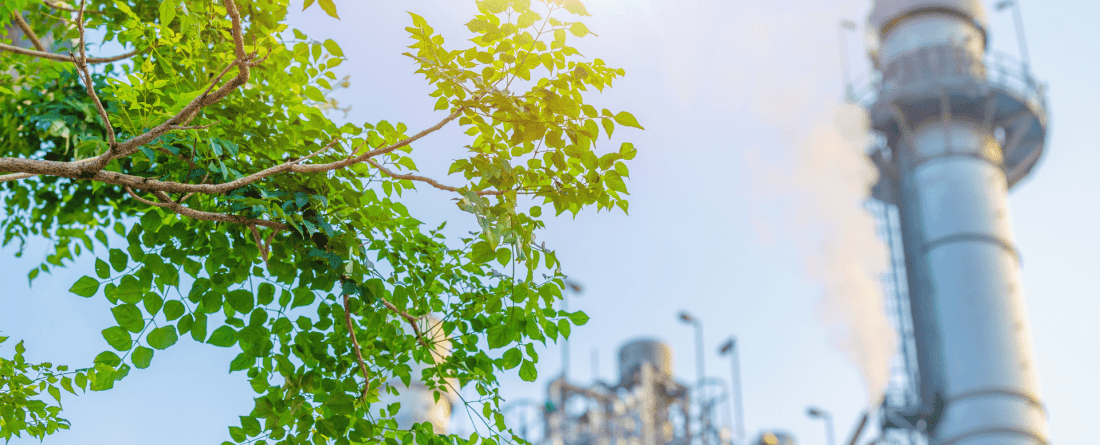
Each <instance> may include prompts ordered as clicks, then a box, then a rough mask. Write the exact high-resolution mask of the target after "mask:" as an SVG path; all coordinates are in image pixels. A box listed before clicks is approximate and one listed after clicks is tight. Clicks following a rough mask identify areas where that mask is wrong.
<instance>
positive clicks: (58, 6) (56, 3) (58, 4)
mask: <svg viewBox="0 0 1100 445" xmlns="http://www.w3.org/2000/svg"><path fill="white" fill-rule="evenodd" d="M42 3H43V4H45V5H46V6H49V7H51V8H53V9H60V10H62V11H68V12H76V9H75V8H73V7H72V6H69V5H66V4H64V3H61V2H59V1H51V0H42ZM85 13H87V14H100V12H99V11H85Z"/></svg>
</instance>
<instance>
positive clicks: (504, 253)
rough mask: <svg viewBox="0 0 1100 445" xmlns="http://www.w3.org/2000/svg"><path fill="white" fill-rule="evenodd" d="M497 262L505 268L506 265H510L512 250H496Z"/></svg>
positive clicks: (504, 248) (503, 248)
mask: <svg viewBox="0 0 1100 445" xmlns="http://www.w3.org/2000/svg"><path fill="white" fill-rule="evenodd" d="M497 262H499V263H500V265H501V266H507V265H508V263H511V262H512V249H509V248H507V247H501V248H499V249H497Z"/></svg>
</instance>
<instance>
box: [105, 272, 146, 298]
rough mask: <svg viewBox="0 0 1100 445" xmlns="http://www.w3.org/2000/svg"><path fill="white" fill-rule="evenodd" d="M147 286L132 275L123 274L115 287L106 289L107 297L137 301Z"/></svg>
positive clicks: (142, 295) (143, 294)
mask: <svg viewBox="0 0 1100 445" xmlns="http://www.w3.org/2000/svg"><path fill="white" fill-rule="evenodd" d="M146 290H147V288H146V287H145V286H142V285H141V282H140V281H138V279H137V278H134V276H133V275H124V276H123V277H122V280H121V281H120V282H119V285H118V287H117V288H114V289H106V290H104V293H106V294H108V295H107V297H109V298H114V299H118V300H122V302H124V303H131V304H133V303H137V302H139V301H141V299H142V297H144V296H145V291H146Z"/></svg>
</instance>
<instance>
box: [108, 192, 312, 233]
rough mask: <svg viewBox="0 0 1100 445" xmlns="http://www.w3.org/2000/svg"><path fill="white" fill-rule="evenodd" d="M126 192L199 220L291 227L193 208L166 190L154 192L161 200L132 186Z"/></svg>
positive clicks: (280, 227)
mask: <svg viewBox="0 0 1100 445" xmlns="http://www.w3.org/2000/svg"><path fill="white" fill-rule="evenodd" d="M126 193H129V194H130V196H132V197H133V198H134V199H136V200H138V201H141V202H142V203H144V204H148V205H151V206H155V207H160V208H164V209H168V210H171V211H173V212H176V213H178V214H180V215H183V216H189V217H192V218H195V219H198V220H202V221H218V222H228V223H236V224H244V225H257V226H264V227H270V228H272V229H278V230H283V229H289V228H290V226H288V225H286V224H283V223H279V222H275V221H268V220H266V219H254V218H245V217H242V216H237V215H226V214H224V213H211V212H203V211H201V210H195V209H192V208H189V207H185V206H184V205H182V204H180V203H177V202H175V201H172V198H170V197H168V195H166V194H164V192H154V194H155V195H156V197H157V200H158V201H160V202H153V201H150V200H148V199H145V198H142V197H140V196H138V195H137V193H134V190H133V189H131V188H130V187H126Z"/></svg>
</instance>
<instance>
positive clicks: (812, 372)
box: [0, 0, 1100, 445]
mask: <svg viewBox="0 0 1100 445" xmlns="http://www.w3.org/2000/svg"><path fill="white" fill-rule="evenodd" d="M585 3H586V5H587V6H588V9H589V11H590V12H592V14H593V17H591V18H588V19H587V20H586V23H587V24H588V25H589V28H590V29H591V30H592V31H593V32H595V33H597V34H599V37H596V38H586V39H584V40H583V41H582V42H581V43H579V45H580V48H581V50H582V52H583V53H585V54H586V55H590V56H593V57H600V58H602V59H604V60H605V61H606V62H607V63H608V64H610V65H612V66H618V67H622V68H625V69H626V71H627V76H626V78H625V79H622V80H620V81H618V82H617V83H616V85H615V88H613V89H612V90H610V91H609V92H608V93H606V94H604V95H602V96H598V97H597V96H593V97H592V99H591V101H592V102H593V103H594V104H596V105H597V106H598V107H603V106H606V107H608V108H612V109H624V110H629V111H631V112H633V113H634V115H635V116H637V118H638V119H639V121H641V122H642V124H643V125H645V127H646V128H647V130H646V131H644V132H641V131H626V130H627V129H619V130H618V131H617V132H616V144H617V142H618V141H625V140H629V141H631V142H634V143H635V146H636V147H638V149H639V155H638V157H637V158H636V159H635V161H634V163H633V164H632V165H631V166H630V169H631V181H630V183H629V184H630V188H631V192H632V197H633V198H632V199H631V206H630V209H631V215H630V216H629V217H627V216H623V215H622V214H621V212H615V213H610V214H608V213H600V214H596V213H595V212H586V213H583V214H581V215H580V216H578V217H577V218H576V219H571V218H558V219H554V220H551V221H550V222H549V224H548V229H547V230H545V231H544V232H543V233H540V234H539V235H538V236H539V239H540V240H545V241H546V243H547V245H548V246H549V247H551V248H554V249H557V250H558V251H559V257H560V258H562V260H563V262H564V264H565V265H566V267H565V271H566V273H569V274H570V275H571V277H574V278H576V279H577V280H579V281H580V282H582V283H583V284H584V285H585V287H586V292H585V294H584V296H583V297H580V298H574V299H572V300H571V303H570V304H571V307H572V308H574V309H580V310H584V311H585V312H587V313H588V314H589V315H590V316H591V317H592V321H591V322H590V323H589V324H588V325H587V326H585V327H583V328H580V329H577V330H576V331H574V340H573V342H572V343H571V345H572V346H571V348H572V351H573V359H572V361H573V367H572V375H573V376H575V377H576V378H577V379H579V380H581V381H589V380H590V379H591V377H592V375H591V369H592V366H591V364H590V357H591V355H592V350H593V349H595V350H597V351H598V354H599V371H600V376H601V377H602V378H603V379H605V380H614V378H615V376H616V375H617V372H616V356H617V349H618V346H619V345H621V344H622V343H623V342H625V341H627V340H629V339H631V338H634V337H637V336H651V337H658V338H661V339H664V340H666V341H668V342H670V343H671V344H672V346H673V347H674V348H675V353H674V357H675V371H676V373H677V375H678V376H680V377H681V379H682V380H684V381H687V380H689V379H690V378H692V377H693V376H694V375H695V368H694V365H695V361H694V349H693V343H692V342H693V338H692V330H691V328H690V327H688V326H685V325H683V324H681V323H679V322H678V321H677V320H676V318H675V314H676V312H677V311H679V310H681V309H687V310H689V311H691V312H693V313H694V314H695V315H697V316H698V317H699V318H701V319H702V320H703V323H704V325H705V336H706V342H707V353H708V355H707V357H706V360H707V372H708V374H709V375H713V376H719V377H723V378H726V377H727V376H728V375H729V367H728V365H729V362H728V361H727V360H725V359H724V358H722V357H719V356H718V355H717V354H716V353H714V351H715V349H716V347H717V346H718V345H719V344H720V343H721V342H722V341H724V339H726V338H727V337H728V336H729V335H731V334H736V335H737V336H738V338H739V341H740V344H741V347H742V358H741V361H742V375H743V385H744V389H745V409H746V415H745V419H746V422H747V424H748V432H749V434H750V435H755V432H757V431H759V430H760V429H763V428H782V429H787V430H790V431H792V432H794V433H795V435H796V436H797V437H798V439H799V443H800V444H804V445H824V443H825V442H824V437H823V432H822V426H821V424H820V422H818V421H813V420H810V419H807V418H806V416H805V415H804V410H805V407H806V406H807V405H811V404H813V405H818V406H821V407H822V408H825V409H827V410H830V411H832V412H833V414H834V415H835V417H836V421H837V431H838V436H844V435H846V434H847V432H848V430H849V428H850V427H851V425H852V423H853V422H854V420H855V417H856V416H857V414H858V413H859V411H860V410H861V409H863V408H864V407H865V405H866V398H867V397H866V395H865V393H864V387H863V384H862V383H861V380H860V377H859V372H858V371H857V368H856V367H855V366H854V365H853V364H852V363H851V362H850V361H848V360H847V359H846V358H845V355H844V354H843V353H841V352H840V351H838V350H837V349H836V348H834V347H832V346H830V344H829V343H828V342H827V341H826V338H825V330H824V328H823V327H822V325H821V323H820V322H819V321H818V319H819V317H817V316H815V314H816V313H817V312H816V311H817V308H818V305H819V301H820V299H821V297H822V287H821V285H820V284H819V283H818V282H816V281H815V280H814V279H812V278H811V275H810V274H809V273H808V271H807V267H806V264H807V262H808V261H812V260H811V259H812V258H813V257H814V256H816V255H819V254H820V251H819V250H815V249H813V248H807V246H811V247H812V246H813V245H814V244H813V240H814V239H815V238H814V236H819V235H821V234H828V233H829V232H828V231H824V230H821V229H819V227H825V226H827V224H829V223H830V221H828V220H827V218H826V220H819V217H820V215H814V214H809V215H806V214H803V213H800V212H799V211H798V206H797V202H798V201H799V199H801V198H800V195H799V194H800V193H804V192H807V190H804V189H800V188H799V187H798V186H791V185H790V184H787V182H799V181H801V179H800V178H797V177H795V176H793V174H794V172H797V171H798V170H797V169H794V168H785V167H784V165H785V164H784V163H785V162H789V163H791V165H794V164H797V159H792V156H793V155H792V153H793V150H794V149H793V148H792V147H795V146H797V145H798V144H799V142H798V141H800V140H803V139H804V138H805V137H806V135H807V134H809V133H810V131H811V129H812V128H814V127H816V126H820V125H830V124H831V123H832V121H833V115H832V108H833V107H834V106H835V105H836V103H837V102H838V101H839V98H840V95H841V91H840V84H841V81H840V74H839V73H840V68H839V62H838V59H839V54H838V53H839V50H838V42H837V38H838V37H837V29H836V23H837V20H838V19H840V18H851V19H855V20H856V21H858V22H860V23H862V22H863V18H864V17H865V15H866V11H867V9H868V8H869V6H870V5H869V2H867V1H859V0H789V1H783V2H771V1H767V2H765V1H755V2H726V1H722V2H719V1H703V0H683V1H676V2H662V1H656V0H588V1H586V2H585ZM1023 3H1024V4H1023V7H1024V11H1023V12H1024V20H1025V26H1026V30H1027V35H1028V37H1029V39H1030V40H1029V42H1028V43H1029V45H1030V49H1031V58H1032V60H1033V65H1034V71H1035V72H1036V73H1037V74H1038V76H1039V77H1040V78H1041V79H1042V80H1045V81H1047V82H1049V85H1050V88H1049V92H1050V96H1049V102H1050V107H1051V108H1050V116H1051V128H1052V131H1051V133H1050V137H1049V139H1048V145H1047V150H1048V151H1047V154H1046V156H1045V158H1044V159H1043V160H1042V161H1041V164H1040V165H1039V167H1038V168H1037V169H1036V171H1035V173H1034V174H1033V175H1032V176H1031V177H1030V178H1029V179H1027V180H1025V181H1023V182H1022V183H1021V184H1020V185H1019V186H1018V187H1017V188H1016V189H1015V190H1014V192H1013V194H1012V197H1011V202H1010V205H1011V212H1012V220H1013V224H1014V229H1015V235H1016V241H1017V244H1018V247H1019V249H1020V250H1021V252H1022V253H1023V260H1024V268H1023V277H1024V283H1025V295H1026V297H1027V301H1028V309H1029V312H1030V316H1031V321H1032V331H1033V335H1034V338H1035V344H1036V350H1037V354H1038V361H1039V372H1040V378H1041V382H1042V387H1043V397H1044V401H1045V402H1046V404H1047V406H1048V409H1049V412H1050V429H1051V438H1052V441H1053V442H1054V443H1066V444H1068V443H1088V442H1089V441H1090V440H1092V439H1091V438H1092V437H1094V435H1095V427H1094V425H1093V423H1094V422H1095V421H1094V419H1093V417H1094V413H1095V412H1096V411H1097V409H1096V405H1095V403H1096V400H1097V399H1098V398H1100V381H1098V380H1097V378H1096V377H1095V376H1096V375H1098V371H1100V370H1098V369H1097V368H1098V365H1100V352H1098V349H1097V347H1096V344H1097V341H1098V340H1100V323H1097V314H1098V313H1100V299H1098V298H1096V297H1097V291H1096V285H1095V284H1094V282H1095V279H1094V277H1095V276H1096V275H1097V270H1098V269H1100V258H1098V257H1097V255H1095V254H1094V252H1097V251H1100V232H1098V231H1097V230H1096V229H1095V228H1094V226H1095V225H1096V223H1097V221H1100V206H1098V204H1097V199H1096V198H1094V197H1093V196H1092V194H1093V193H1094V192H1095V191H1097V190H1100V175H1095V174H1093V169H1094V168H1096V166H1097V165H1100V153H1098V152H1097V150H1095V142H1094V139H1095V138H1094V136H1093V131H1092V130H1093V125H1095V123H1092V122H1091V121H1090V119H1092V118H1094V117H1095V115H1096V112H1095V106H1096V105H1095V104H1097V103H1100V84H1098V83H1097V82H1096V80H1095V79H1096V78H1097V75H1098V73H1100V51H1097V49H1098V47H1100V28H1098V27H1096V26H1095V18H1096V17H1098V16H1100V5H1098V4H1096V3H1094V2H1085V1H1058V0H1047V1H1043V2H1038V1H1034V0H1031V1H1027V0H1024V1H1023ZM338 5H339V7H340V13H341V16H342V17H343V20H341V21H335V20H332V19H328V18H327V17H324V16H323V14H322V13H321V11H320V10H318V9H317V8H313V9H311V10H310V11H309V12H307V13H303V14H296V15H295V17H294V22H293V23H294V25H295V26H298V27H301V28H302V29H304V30H306V31H307V32H308V33H309V34H310V35H311V36H312V37H314V38H318V39H321V38H334V39H336V40H337V41H339V42H341V44H342V46H343V47H344V51H345V54H346V55H347V56H348V57H349V59H350V60H349V62H347V63H345V64H344V65H343V67H342V68H344V69H345V70H346V71H347V72H348V73H349V74H351V75H352V87H351V89H350V90H349V91H347V92H345V93H344V94H343V95H342V96H341V99H342V100H344V101H345V102H346V103H348V104H352V105H353V106H354V108H353V111H352V113H351V115H350V116H349V118H350V119H351V120H353V121H357V122H362V121H375V120H378V119H390V120H400V121H404V122H406V123H407V124H409V127H410V128H411V129H416V128H419V127H424V126H427V125H430V124H432V123H434V122H435V121H436V120H437V119H438V118H439V116H438V113H432V112H430V110H431V109H432V105H433V103H434V101H433V100H432V99H431V98H429V97H428V96H427V92H429V91H430V90H429V89H428V87H427V85H426V84H425V83H424V82H423V81H422V80H421V79H419V78H417V77H416V76H414V75H413V74H412V71H413V67H412V64H411V63H410V62H409V61H408V60H407V59H405V58H404V57H402V56H400V55H399V54H400V53H401V52H403V51H404V46H405V45H407V40H406V39H405V37H404V31H403V30H402V29H403V28H404V27H405V26H408V23H409V19H408V16H407V15H405V14H404V10H409V11H413V12H417V13H418V14H421V15H423V16H424V17H425V18H426V19H427V20H428V22H429V23H430V24H431V25H432V26H433V27H435V28H436V29H437V30H439V31H440V32H442V33H443V34H444V35H445V36H447V37H448V41H449V42H456V43H457V42H458V40H459V39H461V38H464V37H465V36H466V35H467V34H466V32H465V30H464V28H463V27H462V26H461V23H463V22H465V21H466V20H468V18H469V17H471V16H472V11H473V6H472V1H465V0H447V1H445V2H444V1H427V0H408V1H404V2H358V1H350V0H344V1H342V2H338ZM990 23H991V44H992V47H993V48H994V49H997V50H1001V51H1004V52H1007V53H1012V54H1014V53H1016V39H1015V35H1014V31H1013V24H1012V20H1011V17H1010V16H1008V15H1005V14H997V13H993V12H991V13H990ZM860 33H862V25H861V30H860ZM849 43H850V45H849V48H850V49H851V54H852V67H853V72H854V73H860V72H863V71H865V69H866V68H865V67H864V66H865V63H864V62H863V59H862V57H861V54H862V52H863V51H862V34H859V33H857V34H853V35H852V36H851V39H850V40H849ZM464 144H465V142H464V141H463V139H462V136H461V135H460V134H459V132H458V131H456V130H455V129H446V130H444V131H443V132H441V133H440V134H438V135H434V136H432V137H430V138H428V139H426V140H425V141H423V142H422V143H420V144H419V145H417V151H416V152H418V156H417V159H418V162H417V163H418V164H419V165H420V166H421V168H422V170H423V171H424V172H425V173H427V174H428V175H429V176H435V177H441V176H442V174H443V173H445V171H446V166H447V164H448V163H449V161H450V160H451V159H453V158H456V157H458V156H461V152H462V148H461V146H462V145H464ZM416 152H414V153H416ZM761 158H762V159H763V163H764V165H770V166H771V167H770V168H756V167H757V166H759V165H761V164H760V162H761ZM447 179H448V181H449V182H451V183H457V182H458V180H459V178H447ZM795 179H798V181H795ZM769 184H772V185H775V188H774V189H773V188H769V187H765V185H769ZM811 191H812V190H811ZM448 198H450V196H447V195H446V194H445V193H442V192H438V191H436V190H427V189H426V190H423V191H421V192H419V193H417V194H416V195H415V196H413V197H412V199H411V201H412V204H411V205H410V207H411V208H412V209H413V211H414V214H416V215H418V216H419V217H420V219H422V220H424V221H425V222H427V223H428V224H434V223H438V222H440V221H443V220H447V221H450V225H448V230H450V231H451V233H454V234H461V233H464V231H465V230H467V229H468V228H473V227H474V226H475V222H474V221H472V220H471V218H470V217H469V215H468V214H463V213H460V212H458V211H457V209H455V208H454V206H453V205H452V204H451V201H449V200H448ZM41 246H42V245H41V244H39V245H37V246H32V247H31V248H30V249H28V255H27V256H28V257H29V258H27V259H23V260H15V259H13V258H12V256H11V253H12V252H13V251H14V249H11V248H8V249H5V250H4V251H3V252H2V255H0V270H2V271H3V272H2V274H0V277H2V278H3V279H4V280H5V281H4V282H5V290H3V291H0V329H2V330H3V332H4V335H10V336H12V337H14V338H17V339H18V338H22V339H25V340H26V341H27V347H28V349H29V352H30V354H31V356H32V358H33V359H40V360H45V359H51V360H54V361H55V362H59V363H69V364H74V365H79V364H82V363H90V362H91V360H92V358H93V357H94V356H95V354H97V353H99V352H100V351H102V350H104V349H106V348H108V346H107V345H106V342H105V341H104V340H103V339H102V338H101V337H100V336H99V331H100V330H101V329H103V328H105V327H108V326H110V325H112V324H113V322H112V320H111V317H110V315H109V311H108V303H107V302H106V301H105V300H103V299H92V300H85V299H81V298H79V297H75V296H72V295H70V294H68V293H67V292H66V289H67V288H68V287H69V285H71V283H72V282H73V281H75V279H76V278H78V277H79V276H80V275H83V274H86V273H87V274H90V270H91V267H90V266H91V263H90V262H88V261H83V262H81V263H78V264H77V265H76V266H74V267H72V268H71V269H70V270H67V271H59V272H57V273H55V274H54V275H53V276H50V277H46V278H42V279H40V280H39V281H38V282H37V283H36V284H35V286H34V288H33V289H27V288H26V287H25V286H26V281H25V276H26V271H27V270H28V269H29V268H30V267H31V266H32V263H33V262H34V261H37V260H39V259H40V258H41V257H42V256H43V255H44V254H42V253H41V252H42V248H41ZM0 354H4V355H5V356H8V355H10V352H9V351H8V350H7V349H4V350H0ZM233 356H234V354H233V353H232V352H231V351H229V350H225V349H220V348H215V347H209V346H203V345H197V344H195V343H194V342H192V341H181V342H180V343H179V344H177V345H176V346H175V347H173V348H172V349H170V350H167V351H163V352H158V353H157V356H156V357H155V358H154V360H153V364H152V367H151V368H150V369H147V370H143V371H140V370H135V371H134V372H132V373H131V375H130V376H129V377H127V379H126V380H124V381H122V382H120V383H119V384H118V385H117V386H116V388H115V389H114V390H111V391H108V392H102V393H89V394H87V395H84V396H81V397H77V398H67V399H65V403H66V405H65V406H66V416H67V417H68V418H69V419H70V420H71V421H72V422H73V428H72V430H70V431H67V432H62V433H59V434H58V435H56V436H54V437H51V438H49V439H47V440H46V443H47V444H80V445H100V444H104V445H108V444H109V445H125V444H147V443H161V444H166V445H174V444H189V445H190V444H199V443H220V442H221V441H222V440H225V439H227V438H228V435H227V432H226V429H225V428H226V426H227V425H229V424H231V423H235V422H236V416H238V415H241V414H246V413H247V412H248V411H249V410H250V408H251V405H252V404H251V390H250V389H249V388H248V385H247V383H246V382H245V380H244V378H243V376H242V375H239V374H235V375H227V374H226V370H227V369H228V363H229V361H230V360H232V357H233ZM541 358H542V361H541V363H540V365H539V371H540V374H539V375H540V379H539V381H538V382H536V383H533V384H531V383H525V382H522V381H521V380H520V379H519V378H518V377H517V376H516V375H514V374H511V375H505V376H502V377H501V379H502V381H503V384H504V394H505V395H506V396H508V397H511V398H515V399H518V398H521V397H539V398H541V397H542V396H543V391H544V385H545V383H546V382H547V381H548V380H549V379H550V378H552V377H553V376H555V375H557V374H558V372H560V367H559V349H558V347H557V346H550V347H549V348H547V349H546V351H545V353H541ZM459 415H460V413H456V427H457V428H463V425H464V422H462V421H459V420H458V419H457V418H458V417H459ZM12 443H13V444H20V445H21V444H29V443H32V441H30V440H26V439H24V440H15V441H13V442H12Z"/></svg>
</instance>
